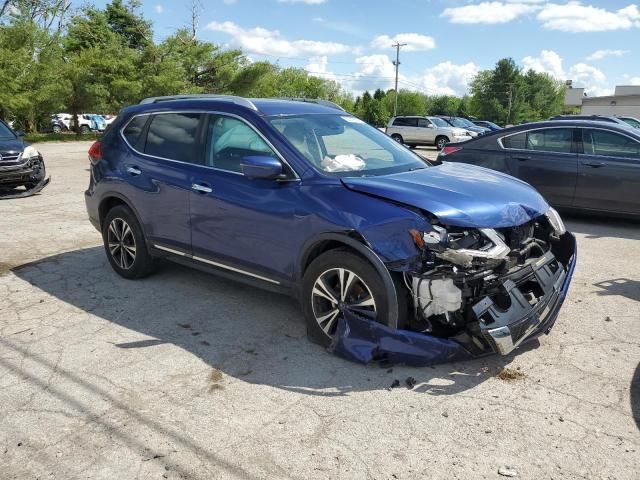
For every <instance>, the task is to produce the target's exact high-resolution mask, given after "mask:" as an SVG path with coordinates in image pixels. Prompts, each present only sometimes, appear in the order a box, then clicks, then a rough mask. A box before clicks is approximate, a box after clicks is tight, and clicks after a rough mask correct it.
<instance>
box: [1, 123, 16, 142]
mask: <svg viewBox="0 0 640 480" xmlns="http://www.w3.org/2000/svg"><path fill="white" fill-rule="evenodd" d="M14 138H16V136H15V135H14V134H13V132H12V131H11V130H10V129H9V128H8V127H7V126H6V125H5V124H4V123H2V122H0V139H2V140H9V139H11V140H13V139H14Z"/></svg>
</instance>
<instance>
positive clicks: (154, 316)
mask: <svg viewBox="0 0 640 480" xmlns="http://www.w3.org/2000/svg"><path fill="white" fill-rule="evenodd" d="M88 147H89V144H87V143H71V144H48V145H40V146H39V148H40V149H41V150H42V152H43V154H44V155H45V158H46V161H47V166H48V170H49V172H50V173H51V175H52V177H53V180H52V182H51V184H50V185H49V186H48V187H47V188H46V189H45V190H44V191H43V192H42V194H40V195H38V196H35V197H31V198H24V199H16V200H0V478H2V479H7V480H8V479H14V478H15V479H31V478H41V479H44V478H58V479H75V478H91V479H110V480H112V479H130V478H154V479H157V478H188V479H214V478H215V479H217V478H245V479H259V478H299V479H308V478H313V479H328V478H344V479H397V478H400V479H403V478H404V479H414V478H447V479H452V478H460V479H471V478H473V479H476V478H487V479H496V478H504V477H503V475H507V474H515V475H517V478H523V479H552V478H553V479H574V478H584V479H637V478H638V472H639V471H640V431H639V422H640V391H639V389H640V385H639V384H640V368H639V362H640V261H639V260H640V224H638V223H635V224H634V223H629V222H621V221H608V220H604V219H589V218H568V219H567V220H568V221H567V224H568V226H569V228H570V229H571V230H572V231H573V232H575V234H576V236H577V238H578V244H579V245H578V246H579V260H578V267H577V269H576V272H575V277H574V282H573V285H572V287H571V290H570V293H569V297H568V299H567V302H566V304H565V306H564V308H563V310H562V312H561V315H560V317H559V319H558V322H557V324H556V326H555V328H554V330H553V331H552V332H551V335H549V336H547V337H544V338H542V339H541V341H540V343H539V344H534V345H531V346H528V347H527V348H526V349H524V350H519V351H518V352H517V353H516V354H514V355H511V356H508V357H491V358H486V359H483V360H477V361H469V362H464V363H456V364H449V365H442V366H437V367H433V368H408V367H394V368H393V369H392V370H387V369H382V368H379V367H375V366H369V367H365V366H361V365H357V364H352V363H349V362H347V361H344V360H342V359H340V358H337V357H335V356H332V355H330V354H328V353H327V352H325V351H324V350H323V349H322V348H320V347H318V346H316V345H313V344H311V343H309V342H308V341H307V339H306V337H305V330H304V327H303V324H302V321H301V314H300V312H299V310H298V307H297V305H296V304H295V303H294V302H293V301H292V300H290V299H288V298H286V297H283V296H278V295H274V294H271V293H267V292H262V291H255V290H252V289H250V288H248V287H246V286H243V285H240V284H236V283H232V282H229V281H227V280H221V279H219V278H216V277H214V276H209V275H206V274H204V273H200V272H198V271H195V270H190V269H187V268H184V267H180V266H177V265H171V264H168V265H166V266H164V267H163V268H162V269H161V270H160V271H159V272H158V273H157V274H156V275H154V276H152V277H150V278H148V279H145V280H142V281H136V282H131V281H126V280H123V279H121V278H119V277H117V276H116V275H115V273H113V272H112V270H111V269H110V268H109V266H108V264H107V260H106V258H105V254H104V251H103V249H102V247H101V240H100V236H99V234H98V233H97V232H96V231H95V230H94V229H93V227H92V226H91V225H90V224H89V222H88V221H87V218H86V213H85V207H84V199H83V194H82V193H83V190H84V189H85V187H86V184H87V181H88V180H87V176H88V161H87V156H86V151H87V149H88ZM424 153H425V154H427V155H432V154H433V151H432V150H431V151H424ZM408 377H414V378H415V380H416V381H417V385H416V386H415V387H414V388H413V389H412V390H410V389H408V388H406V387H405V381H406V379H407V378H408ZM634 378H635V380H633V379H634ZM394 380H398V381H399V382H400V387H399V388H394V389H391V390H390V389H388V387H389V386H390V385H391V384H392V383H393V382H394ZM499 472H500V473H499Z"/></svg>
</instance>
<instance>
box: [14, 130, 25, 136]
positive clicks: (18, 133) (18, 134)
mask: <svg viewBox="0 0 640 480" xmlns="http://www.w3.org/2000/svg"><path fill="white" fill-rule="evenodd" d="M16 135H17V136H18V137H24V132H23V131H22V130H16Z"/></svg>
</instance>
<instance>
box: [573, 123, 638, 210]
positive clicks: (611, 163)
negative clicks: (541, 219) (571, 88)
mask: <svg viewBox="0 0 640 480" xmlns="http://www.w3.org/2000/svg"><path fill="white" fill-rule="evenodd" d="M581 131H582V152H583V153H581V154H579V155H578V156H579V159H580V161H579V166H578V183H577V187H576V198H575V202H574V205H575V207H576V208H585V209H590V210H607V211H614V212H620V213H633V214H640V142H639V141H638V140H637V139H635V138H633V137H632V136H628V135H624V134H622V133H619V132H616V131H613V130H607V129H604V128H602V129H601V128H598V129H596V128H591V129H590V128H585V129H581Z"/></svg>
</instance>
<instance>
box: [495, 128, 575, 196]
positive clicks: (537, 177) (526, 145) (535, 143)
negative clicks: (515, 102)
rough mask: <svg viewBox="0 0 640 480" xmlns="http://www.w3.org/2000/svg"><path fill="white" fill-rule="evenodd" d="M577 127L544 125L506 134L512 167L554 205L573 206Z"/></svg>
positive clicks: (506, 144) (505, 140) (505, 138)
mask: <svg viewBox="0 0 640 480" xmlns="http://www.w3.org/2000/svg"><path fill="white" fill-rule="evenodd" d="M575 134H576V133H575V129H573V128H568V127H560V128H544V129H538V130H530V131H526V132H520V133H517V134H514V135H510V136H507V137H504V138H503V139H502V144H503V146H504V148H505V149H506V150H507V151H508V152H507V154H508V162H509V170H510V171H511V172H512V174H513V175H515V176H516V177H518V178H520V179H522V180H524V181H525V182H527V183H529V184H531V185H532V186H533V187H535V188H536V189H537V190H538V191H539V192H540V193H541V194H542V195H543V196H544V197H545V199H546V200H547V201H548V202H549V203H551V204H552V205H557V206H561V207H562V206H566V207H568V206H571V205H572V203H573V196H574V193H575V188H576V180H577V175H578V155H577V153H576V147H575V142H574V135H575Z"/></svg>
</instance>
